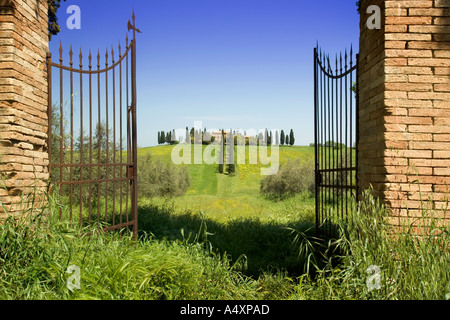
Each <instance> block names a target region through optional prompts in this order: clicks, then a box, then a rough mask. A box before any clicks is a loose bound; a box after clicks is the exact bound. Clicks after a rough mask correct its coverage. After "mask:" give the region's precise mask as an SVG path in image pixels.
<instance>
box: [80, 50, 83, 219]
mask: <svg viewBox="0 0 450 320" xmlns="http://www.w3.org/2000/svg"><path fill="white" fill-rule="evenodd" d="M79 57H80V180H81V181H83V165H84V154H83V151H84V148H83V145H84V131H83V129H84V128H83V73H82V71H83V55H82V53H81V48H80V56H79ZM82 221H83V184H82V183H80V221H79V224H80V227H81V225H82Z"/></svg>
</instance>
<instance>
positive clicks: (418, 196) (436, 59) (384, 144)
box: [359, 0, 450, 223]
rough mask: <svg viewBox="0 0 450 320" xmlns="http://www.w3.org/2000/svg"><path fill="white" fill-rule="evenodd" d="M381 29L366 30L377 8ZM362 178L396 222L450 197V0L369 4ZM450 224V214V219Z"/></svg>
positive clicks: (363, 52)
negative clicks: (380, 19) (371, 186)
mask: <svg viewBox="0 0 450 320" xmlns="http://www.w3.org/2000/svg"><path fill="white" fill-rule="evenodd" d="M373 4H376V5H379V6H380V8H381V11H382V27H381V30H370V29H368V28H366V25H365V21H366V20H367V18H368V17H369V16H370V14H366V8H367V7H368V6H369V5H373ZM360 69H361V70H360V77H359V81H360V126H361V130H360V149H361V152H360V158H359V165H360V173H359V181H360V183H361V187H363V188H367V187H368V186H369V184H372V185H373V187H374V192H375V194H376V195H378V196H380V197H382V198H383V199H384V200H385V202H386V204H387V205H388V206H389V207H390V208H391V209H392V217H393V218H394V219H393V221H394V223H400V220H401V219H402V220H408V219H412V218H414V217H415V216H417V215H419V214H421V210H420V209H421V208H422V207H423V206H424V203H423V201H421V200H424V201H426V200H428V199H431V200H432V201H431V202H430V203H426V204H425V206H428V205H431V206H434V207H435V208H437V209H439V208H441V207H443V206H446V199H448V200H450V196H449V193H450V192H449V191H450V0H420V1H419V0H415V1H400V0H386V1H367V0H366V1H362V8H361V38H360ZM447 219H450V215H449V216H447Z"/></svg>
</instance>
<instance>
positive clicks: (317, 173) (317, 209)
mask: <svg viewBox="0 0 450 320" xmlns="http://www.w3.org/2000/svg"><path fill="white" fill-rule="evenodd" d="M317 63H318V61H317V48H314V157H315V163H314V166H315V169H314V170H315V182H316V183H315V190H314V192H315V203H316V234H317V235H318V234H319V223H320V220H319V192H318V190H319V183H320V182H319V175H320V172H319V165H318V161H319V157H318V153H317V152H318V149H317V148H318V143H319V139H318V114H317V113H318V106H317Z"/></svg>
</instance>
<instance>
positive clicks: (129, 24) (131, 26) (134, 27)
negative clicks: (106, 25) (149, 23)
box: [128, 9, 142, 38]
mask: <svg viewBox="0 0 450 320" xmlns="http://www.w3.org/2000/svg"><path fill="white" fill-rule="evenodd" d="M131 18H132V20H133V24H131V21H130V20H128V31H130V30H133V38H134V35H135V31H137V32H139V33H142V32H141V30H139V29H138V28H136V16H135V15H134V9H133V14H132V15H131Z"/></svg>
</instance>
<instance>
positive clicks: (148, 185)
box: [138, 153, 190, 198]
mask: <svg viewBox="0 0 450 320" xmlns="http://www.w3.org/2000/svg"><path fill="white" fill-rule="evenodd" d="M138 179H139V183H138V193H139V196H140V197H146V198H153V197H156V196H160V197H175V196H181V195H183V194H184V193H185V192H186V191H187V189H188V188H189V186H190V179H189V173H188V170H187V168H186V167H179V166H175V165H174V164H172V163H170V162H168V163H163V162H162V161H161V160H159V159H155V158H154V157H153V156H152V155H151V154H150V153H148V154H147V155H143V156H139V157H138Z"/></svg>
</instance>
